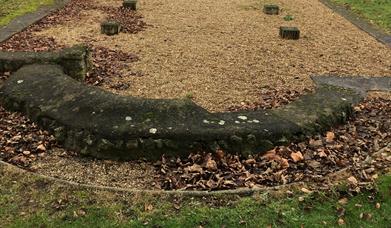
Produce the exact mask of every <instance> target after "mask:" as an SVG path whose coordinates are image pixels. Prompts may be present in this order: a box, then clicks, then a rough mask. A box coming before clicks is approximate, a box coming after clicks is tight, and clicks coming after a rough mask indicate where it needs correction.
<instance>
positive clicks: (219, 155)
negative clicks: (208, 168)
mask: <svg viewBox="0 0 391 228" xmlns="http://www.w3.org/2000/svg"><path fill="white" fill-rule="evenodd" d="M224 156H225V154H224V151H222V150H217V151H216V159H217V161H220V160H222V159H223V158H224Z"/></svg>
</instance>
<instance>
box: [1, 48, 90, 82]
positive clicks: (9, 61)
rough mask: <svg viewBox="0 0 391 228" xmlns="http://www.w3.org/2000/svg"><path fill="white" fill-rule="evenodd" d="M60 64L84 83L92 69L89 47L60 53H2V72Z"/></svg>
mask: <svg viewBox="0 0 391 228" xmlns="http://www.w3.org/2000/svg"><path fill="white" fill-rule="evenodd" d="M35 63H40V64H58V65H60V66H61V67H62V68H63V70H64V72H65V73H66V74H67V75H69V76H71V77H72V78H74V79H76V80H78V81H84V78H85V76H86V74H87V72H88V71H89V70H90V69H91V66H92V65H91V53H90V50H89V48H88V47H87V46H84V45H76V46H74V47H71V48H65V49H63V50H62V51H59V52H5V51H0V72H5V71H10V72H14V71H17V70H18V69H19V68H21V67H22V66H24V65H28V64H35Z"/></svg>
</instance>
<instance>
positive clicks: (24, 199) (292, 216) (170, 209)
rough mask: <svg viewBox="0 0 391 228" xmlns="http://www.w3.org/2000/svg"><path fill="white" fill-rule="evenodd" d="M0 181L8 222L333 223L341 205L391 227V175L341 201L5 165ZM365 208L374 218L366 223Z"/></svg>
mask: <svg viewBox="0 0 391 228" xmlns="http://www.w3.org/2000/svg"><path fill="white" fill-rule="evenodd" d="M0 183H1V185H0V221H1V224H2V226H5V227H145V226H147V227H199V226H203V227H222V226H223V225H225V227H239V226H244V227H266V226H268V225H272V226H273V227H300V226H302V225H303V226H304V227H330V226H336V225H337V221H338V215H337V208H338V207H343V208H345V210H346V212H345V215H344V216H343V217H342V218H343V219H344V221H345V222H346V225H345V226H343V227H390V224H391V217H390V216H389V215H390V214H391V175H385V176H383V177H382V178H380V180H379V182H378V184H377V190H376V191H367V192H363V193H360V194H359V195H356V196H350V197H348V199H349V200H348V203H347V204H346V205H343V206H342V205H340V204H339V203H338V199H339V198H340V197H341V196H342V195H343V194H345V193H346V192H344V190H343V189H344V188H341V190H339V191H337V190H335V191H332V192H328V193H327V194H326V193H313V194H304V193H301V192H296V193H295V194H294V195H293V196H287V195H286V194H285V191H282V192H277V193H276V192H274V193H273V192H271V193H264V194H260V195H257V196H254V197H243V198H239V197H236V196H218V197H217V196H215V197H205V198H200V197H184V196H164V195H151V194H141V193H140V194H132V193H113V192H109V191H103V190H91V189H80V188H77V187H70V186H64V185H61V184H58V183H54V182H48V181H45V180H42V179H39V178H32V177H29V176H26V175H22V174H19V173H16V172H5V171H4V170H3V171H2V170H1V167H0ZM299 197H303V198H301V199H300V200H299ZM376 203H380V205H381V207H380V208H378V209H377V208H376V207H375V205H376ZM358 204H360V205H362V206H361V207H357V205H358ZM361 213H370V214H372V218H371V219H370V220H363V219H361V218H360V214H361Z"/></svg>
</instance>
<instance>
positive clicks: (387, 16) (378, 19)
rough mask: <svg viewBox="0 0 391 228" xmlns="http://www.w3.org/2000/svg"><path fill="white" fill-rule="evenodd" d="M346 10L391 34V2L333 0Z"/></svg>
mask: <svg viewBox="0 0 391 228" xmlns="http://www.w3.org/2000/svg"><path fill="white" fill-rule="evenodd" d="M333 1H334V2H336V3H338V4H343V5H345V6H346V8H348V9H351V10H352V11H354V12H356V13H358V14H360V15H361V16H363V17H365V18H367V19H368V20H369V21H370V22H372V23H373V24H376V25H378V26H380V27H381V28H383V29H384V30H385V31H387V32H391V1H390V0H333Z"/></svg>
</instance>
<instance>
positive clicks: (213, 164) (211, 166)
mask: <svg viewBox="0 0 391 228" xmlns="http://www.w3.org/2000/svg"><path fill="white" fill-rule="evenodd" d="M205 168H206V169H208V170H210V171H215V170H217V163H216V162H215V160H213V159H212V157H211V156H208V157H207V161H206V163H205Z"/></svg>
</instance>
